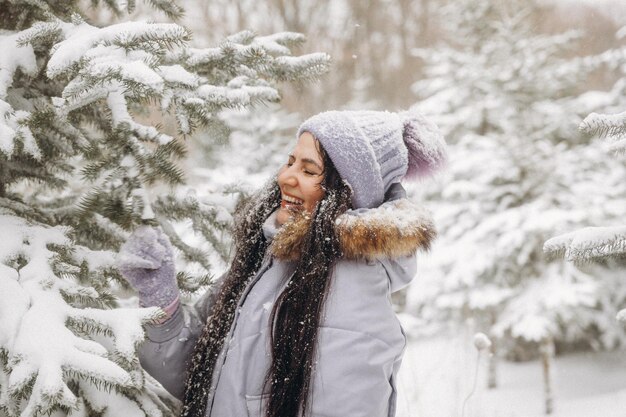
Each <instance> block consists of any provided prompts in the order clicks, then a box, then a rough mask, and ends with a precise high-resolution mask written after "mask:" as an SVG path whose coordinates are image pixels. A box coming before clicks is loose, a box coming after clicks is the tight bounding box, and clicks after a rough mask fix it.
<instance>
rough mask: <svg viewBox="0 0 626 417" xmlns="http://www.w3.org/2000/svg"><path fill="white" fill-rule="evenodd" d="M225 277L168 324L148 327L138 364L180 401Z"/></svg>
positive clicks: (179, 309)
mask: <svg viewBox="0 0 626 417" xmlns="http://www.w3.org/2000/svg"><path fill="white" fill-rule="evenodd" d="M225 277H226V273H225V274H223V275H222V276H220V277H219V278H218V279H217V281H216V282H215V284H214V285H212V286H211V288H210V289H209V290H208V291H207V292H205V293H204V294H203V295H202V297H200V298H199V299H198V300H197V301H196V302H195V304H194V305H192V306H187V305H183V304H182V303H181V304H180V305H179V307H178V308H177V309H176V311H174V313H173V314H172V317H171V318H170V319H169V320H167V321H166V322H164V323H162V324H154V325H148V326H146V340H145V341H144V342H143V343H142V345H141V346H140V347H139V352H138V353H139V362H140V363H141V366H142V367H143V368H144V369H145V370H146V371H147V372H148V373H149V374H150V375H152V376H153V377H154V378H155V379H156V380H157V381H159V382H160V383H161V385H163V387H164V388H165V389H166V390H167V391H168V392H169V393H170V394H172V395H173V396H174V397H176V398H178V399H181V398H182V396H183V393H184V388H185V378H186V371H187V361H188V359H190V358H191V355H192V352H193V349H194V346H195V344H196V341H197V340H198V338H199V337H200V334H201V333H202V329H203V328H204V323H205V322H206V319H207V316H208V314H209V311H210V310H211V307H212V306H213V304H214V303H215V300H216V297H217V293H218V291H219V288H220V287H221V284H222V282H223V280H224V278H225Z"/></svg>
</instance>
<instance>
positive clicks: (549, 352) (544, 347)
mask: <svg viewBox="0 0 626 417" xmlns="http://www.w3.org/2000/svg"><path fill="white" fill-rule="evenodd" d="M539 351H540V353H541V365H542V367H543V388H544V394H545V398H544V400H545V412H546V414H552V412H553V411H554V392H553V390H552V367H553V366H552V358H554V341H553V340H552V338H551V337H547V338H545V339H543V340H542V341H541V346H540V347H539Z"/></svg>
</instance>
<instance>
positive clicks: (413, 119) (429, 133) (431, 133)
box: [400, 110, 447, 179]
mask: <svg viewBox="0 0 626 417" xmlns="http://www.w3.org/2000/svg"><path fill="white" fill-rule="evenodd" d="M400 117H401V118H402V124H403V131H402V139H403V140H404V144H405V145H406V147H407V150H408V152H409V168H408V170H407V173H406V175H405V178H406V179H414V178H421V177H427V176H430V175H433V174H434V173H435V172H437V171H438V170H439V169H441V168H442V167H443V165H444V164H445V162H446V156H447V147H446V142H445V141H444V139H443V135H442V133H441V131H440V130H439V128H438V127H437V125H435V124H434V123H433V122H431V121H430V120H428V119H427V118H426V117H424V115H422V114H421V113H418V112H415V111H412V110H408V111H405V112H402V113H400Z"/></svg>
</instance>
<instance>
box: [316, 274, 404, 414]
mask: <svg viewBox="0 0 626 417" xmlns="http://www.w3.org/2000/svg"><path fill="white" fill-rule="evenodd" d="M319 331H320V332H319V339H318V347H317V355H316V356H317V358H316V359H317V362H316V364H315V365H314V366H315V367H314V373H313V375H314V379H313V386H312V392H311V396H312V397H311V398H312V401H311V412H312V416H314V417H340V416H350V417H389V416H394V415H395V404H396V389H395V378H396V375H397V371H398V369H399V367H400V361H401V358H402V354H403V352H404V347H405V343H406V339H405V337H404V333H403V331H402V328H401V327H400V323H399V322H398V320H397V318H396V316H395V313H394V312H393V307H392V305H391V302H390V300H389V285H388V282H387V274H386V272H385V269H384V268H383V266H382V265H381V263H379V262H375V263H372V264H366V263H363V262H361V263H357V262H340V263H339V264H337V267H336V274H335V276H334V280H333V281H332V283H331V288H330V292H329V295H328V299H327V303H326V312H325V317H324V321H323V324H322V326H321V327H320V328H319Z"/></svg>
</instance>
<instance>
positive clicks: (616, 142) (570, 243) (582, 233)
mask: <svg viewBox="0 0 626 417" xmlns="http://www.w3.org/2000/svg"><path fill="white" fill-rule="evenodd" d="M617 37H618V38H626V27H624V28H623V29H622V30H620V31H619V32H618V34H617ZM607 61H608V62H609V63H610V64H612V67H613V68H615V69H616V70H618V71H621V78H619V79H618V81H617V82H616V83H615V85H614V86H613V88H612V89H611V90H610V91H608V92H600V91H594V92H591V93H588V95H591V94H592V95H593V99H594V100H595V101H596V102H598V103H599V104H600V105H601V106H602V107H604V109H608V111H609V113H607V114H598V113H591V114H590V115H588V116H587V117H586V118H585V119H584V120H583V121H582V123H581V124H580V126H579V129H580V130H581V131H583V132H584V133H585V134H587V135H591V136H600V137H603V138H605V139H606V142H607V143H608V151H609V152H611V153H613V155H614V156H615V157H616V158H617V159H621V160H622V163H623V162H624V158H623V157H624V155H625V154H626V112H624V111H621V112H620V109H623V106H624V105H626V103H624V101H626V100H625V98H624V97H626V68H625V67H624V66H623V65H622V63H623V53H622V54H620V53H613V54H610V55H608V56H607ZM598 187H610V185H609V184H605V183H599V184H598ZM607 191H609V192H610V191H612V190H611V189H607ZM618 193H619V191H618ZM618 195H619V194H618ZM604 204H605V205H607V206H612V205H614V204H615V202H614V201H612V200H609V201H606V202H604ZM617 204H618V205H620V204H622V201H621V200H619V199H618V201H617ZM618 207H620V208H618V209H617V210H616V215H617V216H616V217H617V218H616V222H617V224H615V225H612V226H588V227H585V228H583V229H579V230H575V231H572V232H568V233H564V234H562V235H559V236H556V237H553V238H551V239H549V240H548V241H546V242H545V244H544V251H545V252H547V253H548V254H550V255H552V256H557V257H564V258H565V259H566V260H568V261H572V262H574V263H575V264H578V265H585V264H587V263H589V262H597V263H602V264H608V265H610V266H613V267H614V268H617V269H620V268H622V269H623V267H624V264H625V263H626V225H624V223H623V213H624V211H625V209H624V208H623V206H618ZM620 213H621V214H622V218H620V216H619V214H620ZM607 286H608V287H609V288H610V289H611V290H612V289H613V288H612V285H610V283H609V285H607ZM624 298H626V297H624ZM620 301H626V300H620ZM622 305H623V303H622ZM618 317H619V318H621V319H626V310H622V311H621V312H619V313H618Z"/></svg>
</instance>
